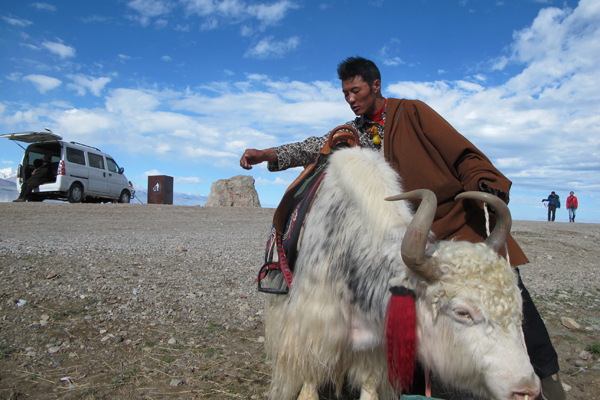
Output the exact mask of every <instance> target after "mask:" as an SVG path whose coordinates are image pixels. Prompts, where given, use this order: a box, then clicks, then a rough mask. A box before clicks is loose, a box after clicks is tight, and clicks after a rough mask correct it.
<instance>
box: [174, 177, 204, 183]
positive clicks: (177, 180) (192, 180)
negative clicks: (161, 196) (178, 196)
mask: <svg viewBox="0 0 600 400" xmlns="http://www.w3.org/2000/svg"><path fill="white" fill-rule="evenodd" d="M174 181H175V183H183V184H186V183H187V184H191V183H200V178H198V177H195V176H189V177H183V176H179V177H176V178H175V179H174Z"/></svg>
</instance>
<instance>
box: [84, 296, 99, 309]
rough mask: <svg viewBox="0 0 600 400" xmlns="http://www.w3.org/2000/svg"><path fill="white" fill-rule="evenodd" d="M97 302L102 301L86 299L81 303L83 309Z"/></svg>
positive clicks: (91, 298)
mask: <svg viewBox="0 0 600 400" xmlns="http://www.w3.org/2000/svg"><path fill="white" fill-rule="evenodd" d="M98 301H102V300H97V299H95V298H93V297H88V298H86V299H85V301H84V302H83V306H84V307H89V306H93V305H94V304H96V303H98Z"/></svg>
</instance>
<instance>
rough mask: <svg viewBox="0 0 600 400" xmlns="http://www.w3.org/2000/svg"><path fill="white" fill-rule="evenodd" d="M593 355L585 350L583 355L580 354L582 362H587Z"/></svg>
mask: <svg viewBox="0 0 600 400" xmlns="http://www.w3.org/2000/svg"><path fill="white" fill-rule="evenodd" d="M591 356H592V355H591V354H590V352H588V351H585V350H583V351H582V352H581V353H579V358H581V359H582V360H587V359H589V358H590V357H591Z"/></svg>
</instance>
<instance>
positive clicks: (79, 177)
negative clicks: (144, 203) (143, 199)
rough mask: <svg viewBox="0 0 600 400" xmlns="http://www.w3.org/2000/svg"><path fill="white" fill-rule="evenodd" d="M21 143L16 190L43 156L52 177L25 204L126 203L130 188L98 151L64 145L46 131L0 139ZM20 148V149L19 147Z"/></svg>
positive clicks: (112, 162) (108, 158) (118, 169)
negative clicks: (48, 161)
mask: <svg viewBox="0 0 600 400" xmlns="http://www.w3.org/2000/svg"><path fill="white" fill-rule="evenodd" d="M0 137H5V138H8V139H9V140H15V141H19V142H24V143H31V144H30V145H29V146H27V148H26V149H25V154H24V155H23V161H22V163H21V165H19V167H18V170H17V189H18V190H19V191H21V187H22V185H23V182H25V181H26V180H27V179H28V178H29V177H30V176H31V173H32V172H33V170H34V169H35V168H36V167H35V165H36V163H40V161H37V162H36V160H41V159H42V158H43V157H44V156H45V155H50V156H52V162H51V170H52V172H53V173H52V177H50V179H49V180H48V181H47V182H46V183H43V184H41V185H40V186H39V187H38V188H36V189H34V190H33V192H32V193H31V195H30V196H29V201H43V200H45V199H56V200H68V201H69V202H71V203H81V202H90V203H99V202H109V201H110V202H119V203H129V201H130V199H131V197H132V196H133V195H134V193H135V191H134V190H133V185H132V184H131V182H129V181H128V180H127V178H126V177H125V175H123V168H121V167H119V165H118V164H117V163H116V161H115V160H114V159H113V158H112V157H111V156H109V155H108V154H106V153H103V152H102V151H100V150H99V149H97V148H95V147H91V146H87V145H85V144H81V143H76V142H65V141H63V140H62V137H61V136H60V135H57V134H55V133H53V132H52V131H50V129H48V128H46V132H22V133H9V134H6V135H0ZM21 147H22V146H21Z"/></svg>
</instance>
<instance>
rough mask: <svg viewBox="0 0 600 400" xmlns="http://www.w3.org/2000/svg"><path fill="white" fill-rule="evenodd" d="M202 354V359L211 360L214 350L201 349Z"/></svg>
mask: <svg viewBox="0 0 600 400" xmlns="http://www.w3.org/2000/svg"><path fill="white" fill-rule="evenodd" d="M202 352H203V353H204V357H206V358H212V356H213V355H214V354H215V349H213V348H211V347H208V348H206V349H203V350H202Z"/></svg>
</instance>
